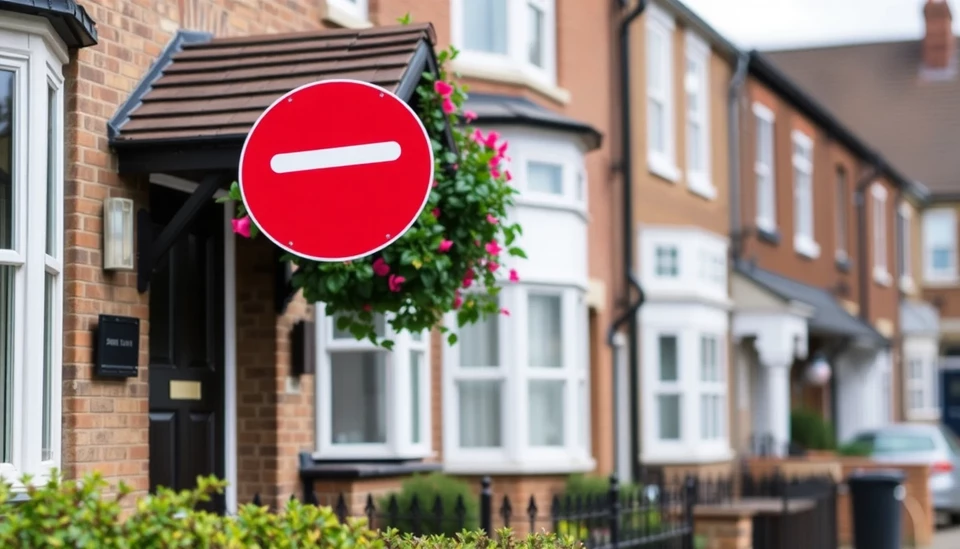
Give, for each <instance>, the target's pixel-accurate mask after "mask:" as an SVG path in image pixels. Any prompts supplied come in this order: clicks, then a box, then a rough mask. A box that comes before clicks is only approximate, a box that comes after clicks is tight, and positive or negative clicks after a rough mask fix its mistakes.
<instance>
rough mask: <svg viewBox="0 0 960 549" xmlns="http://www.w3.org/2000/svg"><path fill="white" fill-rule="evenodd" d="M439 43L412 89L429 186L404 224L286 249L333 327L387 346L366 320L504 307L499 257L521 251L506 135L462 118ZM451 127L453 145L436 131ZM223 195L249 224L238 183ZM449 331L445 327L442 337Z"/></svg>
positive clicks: (248, 227) (297, 280)
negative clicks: (339, 244)
mask: <svg viewBox="0 0 960 549" xmlns="http://www.w3.org/2000/svg"><path fill="white" fill-rule="evenodd" d="M456 55H457V51H456V50H455V49H453V48H450V49H449V50H446V51H441V52H440V53H439V54H438V56H437V60H438V63H439V67H440V68H439V78H437V77H436V76H435V75H433V74H432V73H426V74H425V75H424V78H425V83H423V84H421V86H420V87H419V88H418V89H417V92H416V93H417V95H418V101H417V102H416V108H415V110H416V113H417V115H418V116H419V117H420V120H421V121H422V122H423V125H424V126H425V127H426V129H427V133H428V134H429V136H430V140H431V142H432V145H433V150H434V156H435V162H436V165H435V167H434V182H433V190H432V191H431V193H430V197H429V199H428V201H427V206H426V207H425V208H424V210H423V212H422V213H421V214H420V217H419V218H418V219H417V221H416V222H415V223H414V224H413V226H412V227H411V228H410V230H409V231H407V233H406V234H404V235H403V236H402V237H401V238H400V239H398V240H397V241H396V242H394V243H393V244H391V245H390V246H388V247H387V248H385V249H383V250H381V251H379V252H377V253H375V254H373V255H371V256H368V257H365V258H363V259H358V260H354V261H345V262H339V263H322V262H317V261H312V260H308V259H304V258H302V257H299V256H295V255H291V254H287V255H285V256H284V257H283V258H282V260H283V261H290V262H292V263H293V264H294V265H295V266H296V270H295V272H294V274H293V286H294V287H295V288H297V289H300V290H303V296H304V298H305V299H306V300H307V301H308V302H310V303H324V304H325V305H326V314H327V315H330V316H333V315H336V316H337V328H338V329H340V330H344V331H349V332H350V333H352V334H353V336H354V337H356V338H357V339H368V340H370V341H372V342H374V343H377V344H379V345H381V346H383V347H386V348H391V347H392V345H393V342H392V341H391V340H389V339H384V338H379V337H378V336H377V334H376V331H375V327H374V319H375V315H377V314H385V316H386V318H387V320H388V322H389V323H390V325H391V327H392V328H393V329H394V331H395V332H400V331H404V330H406V331H409V332H420V331H423V330H428V329H431V328H433V327H439V329H440V330H441V331H443V332H446V331H447V330H448V329H447V328H446V327H445V326H443V324H442V322H441V321H442V319H443V315H444V314H445V313H447V312H449V311H454V310H455V311H457V315H456V317H457V323H458V325H459V326H464V325H467V324H471V323H474V322H477V321H479V320H482V319H483V318H485V317H486V316H487V315H491V314H509V312H508V311H507V310H505V309H500V308H499V306H498V304H497V294H498V293H499V292H500V287H501V285H502V284H503V283H505V282H516V281H517V280H519V278H518V275H517V273H516V271H515V270H512V269H511V270H509V271H508V270H507V269H505V268H502V267H501V262H502V260H503V257H504V256H514V257H526V255H525V254H524V252H523V250H522V249H520V248H519V247H517V246H515V245H514V241H515V239H516V237H517V236H518V235H519V234H520V233H521V228H520V226H519V225H518V224H515V223H513V224H511V223H505V222H503V220H504V218H505V217H506V214H507V210H508V209H509V208H510V206H512V204H513V197H514V194H515V193H516V192H517V191H516V190H515V189H514V188H513V187H512V186H511V185H510V184H509V181H510V172H509V171H507V170H506V169H505V168H504V166H503V163H504V161H505V160H509V158H508V157H507V156H506V153H507V143H506V141H504V140H502V139H500V136H499V135H498V134H497V133H496V132H490V133H489V134H487V135H484V134H483V133H482V132H480V130H477V129H474V128H472V127H471V126H470V122H472V121H473V120H474V119H475V118H476V115H475V114H473V113H471V112H469V111H467V112H464V111H462V107H463V103H464V101H465V100H466V97H467V95H466V93H465V89H464V88H463V87H462V86H460V85H459V84H457V83H456V82H452V81H450V80H449V79H448V77H447V72H446V70H445V69H444V68H443V67H444V64H445V62H447V61H449V60H451V59H453V58H454V57H456ZM448 128H449V129H450V130H451V131H452V136H453V141H454V142H455V144H456V150H451V147H450V146H449V145H448V142H449V138H448V137H447V136H446V135H445V132H447V130H448ZM226 199H227V200H234V201H237V203H238V204H239V206H238V208H237V216H236V218H235V219H234V220H233V227H234V231H235V232H236V233H238V234H240V235H242V236H245V237H255V236H257V234H258V233H259V231H258V228H257V227H256V225H255V224H254V223H253V222H252V221H251V219H250V217H249V216H247V214H246V211H245V209H244V207H243V202H242V200H241V195H240V188H239V186H238V184H237V183H234V184H233V186H232V187H231V189H230V194H229V197H227V198H226ZM456 340H457V337H456V334H453V333H450V334H448V335H447V341H448V343H449V344H451V345H452V344H454V343H456Z"/></svg>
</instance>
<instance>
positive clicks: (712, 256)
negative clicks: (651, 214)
mask: <svg viewBox="0 0 960 549" xmlns="http://www.w3.org/2000/svg"><path fill="white" fill-rule="evenodd" d="M638 244H639V250H638V256H637V257H638V264H639V265H638V269H639V272H640V278H641V282H642V284H643V287H644V291H645V292H646V293H647V295H648V296H650V297H652V296H660V297H661V298H663V299H668V298H669V299H677V300H681V301H690V299H697V300H701V301H703V302H706V303H711V304H716V305H720V306H724V307H725V306H727V305H729V303H730V299H729V295H730V294H729V287H728V284H727V278H728V272H727V271H728V265H727V256H728V250H729V240H728V239H727V238H726V237H724V236H721V235H717V234H715V233H712V232H709V231H706V230H703V229H700V228H697V227H676V226H646V227H643V228H642V230H641V231H640V232H639V235H638ZM671 247H672V248H676V250H677V274H676V276H663V275H661V274H659V272H658V270H657V266H658V261H657V250H658V249H659V248H671Z"/></svg>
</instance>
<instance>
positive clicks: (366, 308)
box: [363, 303, 373, 313]
mask: <svg viewBox="0 0 960 549" xmlns="http://www.w3.org/2000/svg"><path fill="white" fill-rule="evenodd" d="M363 310H364V311H366V312H368V313H369V312H370V311H372V310H373V307H371V306H370V304H369V303H367V304H366V305H364V306H363Z"/></svg>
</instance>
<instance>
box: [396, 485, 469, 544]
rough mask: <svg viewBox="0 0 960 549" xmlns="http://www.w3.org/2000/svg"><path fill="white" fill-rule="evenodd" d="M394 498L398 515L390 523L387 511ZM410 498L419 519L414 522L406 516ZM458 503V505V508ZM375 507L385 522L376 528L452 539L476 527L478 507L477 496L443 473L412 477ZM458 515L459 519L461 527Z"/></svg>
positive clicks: (466, 486) (467, 487)
mask: <svg viewBox="0 0 960 549" xmlns="http://www.w3.org/2000/svg"><path fill="white" fill-rule="evenodd" d="M438 497H439V498H440V502H441V505H442V507H443V509H442V511H441V513H440V516H441V517H442V520H441V521H440V523H439V524H438V523H437V519H436V518H435V517H436V516H437V513H435V509H434V505H435V504H436V501H437V498H438ZM394 498H396V508H397V509H398V511H399V512H398V514H397V516H396V519H394V520H390V516H389V515H390V514H391V513H390V508H391V506H392V505H393V503H392V501H393V499H394ZM414 498H416V500H417V506H418V508H419V510H420V517H419V518H418V519H416V520H415V518H414V517H412V516H410V515H411V513H410V509H411V508H412V507H413V500H414ZM459 502H462V505H463V507H462V508H460V505H461V504H460V503H459ZM377 508H378V509H380V512H381V514H382V515H383V516H384V519H386V520H384V521H383V524H382V525H381V524H380V523H379V522H378V524H377V526H383V527H384V528H396V529H397V530H399V531H400V532H419V533H422V534H446V535H451V536H452V535H455V534H456V533H458V532H460V531H461V530H464V529H466V530H476V529H477V528H479V527H480V505H479V503H478V502H477V495H476V494H474V493H473V490H472V489H471V488H470V485H469V484H467V483H466V482H464V481H463V480H460V479H458V478H454V477H451V476H447V475H444V474H443V473H430V474H429V475H414V476H412V477H410V478H408V479H406V480H404V481H403V483H402V484H401V485H400V491H399V492H398V493H392V494H387V495H386V496H383V497H381V498H380V501H379V502H378V506H377ZM461 516H462V517H463V519H462V522H463V523H462V525H461V519H460V517H461ZM414 522H416V525H414Z"/></svg>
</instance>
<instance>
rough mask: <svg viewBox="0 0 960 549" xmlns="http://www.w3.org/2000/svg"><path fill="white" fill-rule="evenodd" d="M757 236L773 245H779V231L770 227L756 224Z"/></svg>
mask: <svg viewBox="0 0 960 549" xmlns="http://www.w3.org/2000/svg"><path fill="white" fill-rule="evenodd" d="M757 238H758V239H760V240H762V241H764V242H766V243H768V244H773V245H774V246H778V245H780V231H778V230H777V229H775V228H772V227H761V226H760V224H759V223H758V224H757Z"/></svg>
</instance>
